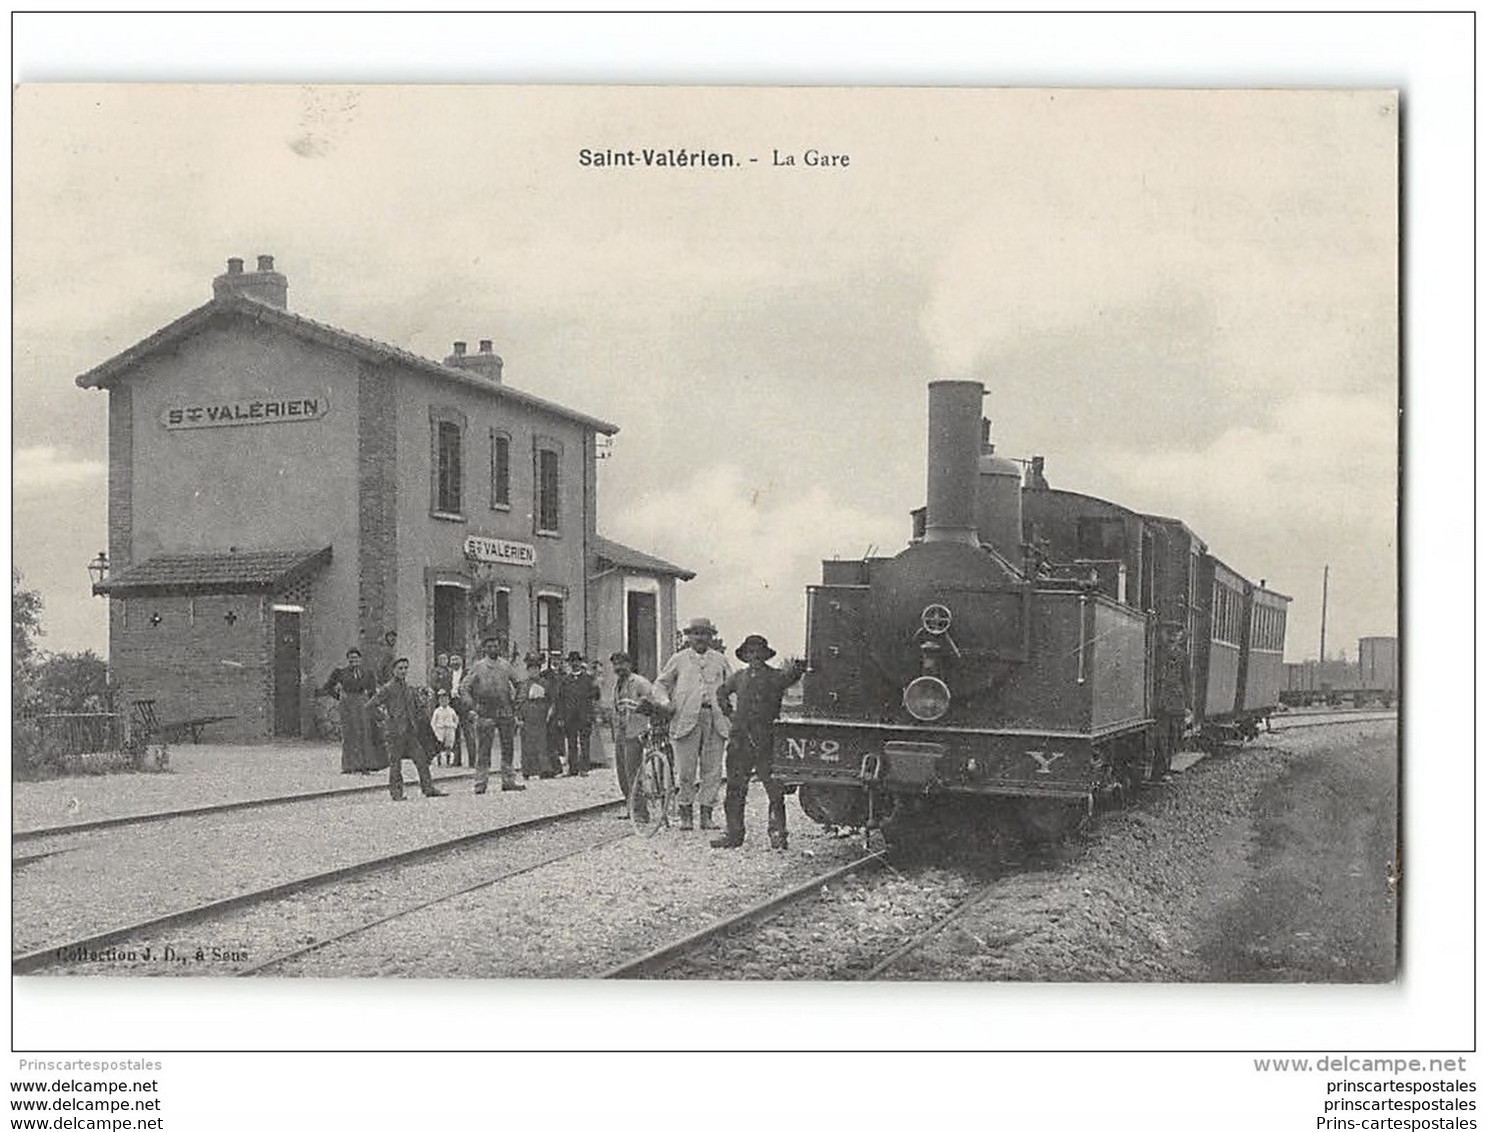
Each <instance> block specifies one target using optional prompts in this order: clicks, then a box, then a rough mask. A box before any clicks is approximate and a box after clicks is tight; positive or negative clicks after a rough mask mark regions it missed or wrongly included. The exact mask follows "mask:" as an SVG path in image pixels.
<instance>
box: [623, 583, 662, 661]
mask: <svg viewBox="0 0 1487 1132" xmlns="http://www.w3.org/2000/svg"><path fill="white" fill-rule="evenodd" d="M625 641H626V642H627V643H628V645H629V651H630V656H631V657H632V658H633V659H634V661H635V671H636V672H638V673H639V674H640V675H641V676H644V677H645V678H646V679H647V680H654V679H655V678H656V662H657V659H658V658H657V656H656V595H655V594H648V593H637V592H635V591H634V590H632V591H631V592H629V593H627V594H626V595H625Z"/></svg>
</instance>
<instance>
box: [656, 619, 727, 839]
mask: <svg viewBox="0 0 1487 1132" xmlns="http://www.w3.org/2000/svg"><path fill="white" fill-rule="evenodd" d="M717 633H718V630H717V629H716V627H714V625H713V623H712V622H711V621H709V620H708V619H707V618H706V617H698V618H694V619H693V620H692V621H691V622H689V623H688V625H687V647H686V648H684V649H682V650H681V652H679V653H677V654H675V655H674V656H673V657H672V658H671V659H670V660H668V661H667V662H666V667H665V668H663V669H662V670H661V675H659V676H657V677H656V687H658V688H659V689H660V690H661V692H662V693H663V694H664V695H665V696H666V698H667V699H668V700H670V701H671V705H672V708H673V711H674V714H673V715H672V717H671V748H672V750H673V751H674V752H675V754H676V785H677V809H678V811H679V813H680V814H681V828H682V829H691V828H692V803H693V802H694V801H696V802H697V807H698V814H699V816H700V818H701V822H700V824H701V826H702V828H703V829H716V828H717V826H715V825H714V824H713V806H714V805H715V804H716V803H717V800H718V788H719V787H720V786H721V785H722V784H723V742H724V740H726V739H727V738H728V718H727V717H726V716H725V715H724V714H723V713H722V711H720V710H719V708H718V703H717V698H718V686H719V685H720V684H722V683H723V681H724V680H726V679H728V662H727V661H726V660H725V659H724V658H723V654H722V653H720V652H716V651H714V649H713V647H712V641H713V638H714V637H715V636H717ZM699 776H700V778H701V786H700V788H699V786H698V778H699Z"/></svg>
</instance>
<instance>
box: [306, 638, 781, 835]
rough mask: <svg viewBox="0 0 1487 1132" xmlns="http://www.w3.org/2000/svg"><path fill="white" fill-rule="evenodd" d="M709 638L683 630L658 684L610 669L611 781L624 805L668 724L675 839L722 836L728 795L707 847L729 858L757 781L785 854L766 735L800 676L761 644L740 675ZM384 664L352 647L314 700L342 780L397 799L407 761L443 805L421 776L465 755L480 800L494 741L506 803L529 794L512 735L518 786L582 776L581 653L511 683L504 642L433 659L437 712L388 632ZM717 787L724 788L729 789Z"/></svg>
mask: <svg viewBox="0 0 1487 1132" xmlns="http://www.w3.org/2000/svg"><path fill="white" fill-rule="evenodd" d="M717 635H718V633H717V628H716V626H714V625H713V623H712V622H711V621H710V620H708V619H707V618H705V617H699V618H695V619H694V620H692V621H691V622H690V623H688V625H687V628H686V631H685V636H686V645H685V647H683V648H682V649H680V650H679V651H678V652H677V653H676V654H675V655H673V656H672V657H671V659H670V660H668V661H667V662H666V665H665V666H664V667H663V668H662V669H661V672H660V674H659V675H657V677H656V679H655V681H654V682H651V681H649V680H647V679H646V678H645V677H643V676H641V675H639V674H638V673H637V672H636V671H635V666H634V660H633V658H632V657H631V656H630V655H629V654H628V653H625V652H616V653H614V654H613V655H612V656H611V657H610V664H611V665H612V666H613V668H614V676H615V683H614V698H613V703H612V712H611V725H612V727H613V736H614V750H615V759H614V762H615V775H616V778H617V780H618V783H619V787H620V792H621V793H622V794H624V795H625V796H626V797H629V794H630V788H631V784H632V782H633V781H634V778H635V774H636V771H637V770H638V769H639V767H640V762H641V754H642V743H643V740H644V738H645V734H646V731H647V730H648V729H649V728H650V727H651V726H652V722H653V721H655V720H658V719H659V720H661V721H664V726H665V728H666V731H667V734H668V736H669V738H670V741H671V748H672V752H673V755H674V757H675V763H676V782H677V807H678V813H679V817H680V824H681V828H682V829H683V830H691V829H694V828H701V829H705V830H717V829H718V826H717V824H716V822H715V821H714V812H715V810H716V808H717V802H718V795H719V793H722V794H723V819H724V821H723V828H722V829H721V831H719V835H718V836H717V837H715V838H714V839H713V840H712V842H711V844H712V846H713V847H714V848H718V849H733V848H737V847H738V846H740V845H742V844H743V842H744V809H745V802H746V800H747V797H748V789H749V779H750V777H757V778H758V779H759V781H760V782H761V783H763V785H764V790H765V793H766V794H767V795H768V797H769V819H768V835H769V844H770V847H771V848H774V849H784V848H786V847H787V845H788V833H787V831H786V828H785V797H784V789H783V787H782V786H780V784H779V783H777V782H775V781H774V779H773V777H772V771H773V754H774V723H775V720H776V719H777V718H778V717H779V714H780V705H781V702H782V700H783V698H784V695H785V691H786V689H788V688H789V687H790V686H791V685H793V684H794V683H795V682H796V681H798V680H799V679H800V678H801V676H802V675H803V673H804V672H805V665H804V663H803V662H801V661H795V662H793V663H792V664H790V665H789V666H788V667H786V668H783V669H781V668H775V667H774V666H772V665H771V664H770V663H769V661H770V660H771V659H772V658H773V657H774V656H775V655H776V654H775V650H774V649H772V648H770V646H769V641H768V640H767V639H765V638H764V637H762V636H760V635H758V634H751V635H749V636H748V637H746V638H744V641H743V643H742V644H740V645H739V646H738V648H737V649H736V650H734V655H735V656H736V657H738V659H739V660H741V661H743V663H744V667H743V668H740V669H739V670H737V671H733V669H732V668H731V667H730V665H729V664H728V661H727V659H726V657H725V656H724V654H723V652H722V650H721V649H720V648H719V647H718V646H717ZM383 644H384V649H383V650H382V651H383V655H382V656H380V657H378V658H377V659H376V661H375V662H374V664H373V665H372V666H370V667H368V666H365V665H364V664H363V658H362V655H361V651H360V650H359V649H355V648H353V649H350V650H348V651H347V653H346V664H345V666H344V667H341V668H337V669H336V670H335V671H334V672H332V673H331V675H330V678H329V679H328V680H327V681H326V682H325V684H324V685H323V686H322V688H321V692H322V693H324V694H328V695H333V696H335V697H336V698H337V699H338V700H339V701H340V707H341V770H342V771H343V772H345V773H348V774H349V773H357V772H359V773H363V774H366V773H371V772H373V771H376V770H380V769H382V768H384V767H385V768H387V772H388V788H389V790H390V791H391V794H392V797H393V800H394V801H401V800H402V798H403V796H404V793H403V774H402V761H403V759H404V758H409V759H412V760H413V765H414V766H415V767H416V768H417V770H418V782H419V786H420V788H421V789H422V790H423V793H424V794H425V795H428V796H429V797H439V796H442V794H443V791H441V790H439V789H438V788H437V787H435V786H434V783H433V779H432V777H431V775H430V772H429V764H430V759H431V758H434V757H443V758H444V759H445V760H446V761H448V762H449V763H450V764H451V765H454V766H459V765H462V763H461V754H462V752H461V746H462V744H463V747H464V753H466V754H468V757H469V762H470V765H471V767H472V768H473V769H474V771H475V793H476V794H484V793H485V792H486V791H487V789H488V786H489V781H490V772H491V754H492V748H493V747H494V745H495V743H496V741H497V740H499V741H500V747H501V755H500V760H501V761H500V766H499V773H500V776H501V789H502V790H503V791H510V790H525V789H526V786H525V784H524V783H523V782H521V781H518V779H517V774H516V764H515V747H516V735H517V732H518V730H520V733H521V747H522V756H521V771H522V776H523V777H524V778H531V777H532V776H534V775H536V776H538V777H540V778H554V777H557V776H558V775H560V774H563V773H565V770H564V762H565V761H566V764H567V766H566V773H567V774H569V775H586V774H588V772H589V770H590V768H591V766H592V762H591V756H592V751H591V736H592V733H593V726H594V719H595V714H596V709H597V706H598V703H599V697H600V693H599V685H598V682H597V680H596V679H595V676H594V673H593V672H592V671H591V670H590V666H589V665H588V664H586V663H585V661H584V658H583V656H582V654H580V653H578V652H570V653H569V654H568V656H567V658H566V666H560V665H559V664H557V663H556V660H555V658H554V657H552V656H546V655H541V654H536V655H531V656H528V657H526V658H525V668H524V671H518V669H517V667H516V665H515V664H514V663H513V661H512V659H508V658H507V656H506V655H505V642H504V641H502V640H501V639H500V637H498V636H494V635H492V636H487V637H486V638H485V639H484V640H482V642H481V651H482V653H483V654H484V655H483V656H482V657H481V658H480V659H479V660H477V661H476V662H475V663H474V664H472V665H471V666H470V667H469V669H468V670H466V669H464V668H463V666H462V660H461V658H460V657H459V656H458V655H445V654H442V653H441V654H439V655H438V656H436V657H435V662H434V669H433V672H432V674H431V677H430V682H429V690H430V692H431V693H432V696H433V703H432V704H429V703H427V702H426V701H424V700H423V699H422V697H421V695H420V690H419V689H415V688H413V687H411V686H410V685H409V684H408V659H407V658H406V657H400V656H398V655H397V634H396V633H395V632H389V633H388V634H387V635H386V637H384V640H383ZM725 778H726V781H727V787H726V789H724V780H725Z"/></svg>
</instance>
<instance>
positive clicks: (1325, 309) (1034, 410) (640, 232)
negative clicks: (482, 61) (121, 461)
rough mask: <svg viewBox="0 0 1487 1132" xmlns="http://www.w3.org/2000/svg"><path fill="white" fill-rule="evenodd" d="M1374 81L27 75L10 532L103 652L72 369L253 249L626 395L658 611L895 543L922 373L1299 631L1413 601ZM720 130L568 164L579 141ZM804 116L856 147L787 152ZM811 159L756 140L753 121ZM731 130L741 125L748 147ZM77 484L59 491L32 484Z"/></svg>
mask: <svg viewBox="0 0 1487 1132" xmlns="http://www.w3.org/2000/svg"><path fill="white" fill-rule="evenodd" d="M1398 113H1399V104H1398V101H1397V98H1396V95H1395V94H1394V92H1393V91H1390V90H1385V89H1377V88H1376V89H1361V90H1270V91H1264V90H1257V91H1248V92H1237V91H1230V92H1224V91H1195V90H1148V91H1123V92H1117V91H1107V90H1074V89H1038V90H1017V89H1003V90H991V89H982V90H972V89H958V90H951V89H942V90H933V89H919V90H914V89H897V90H892V89H879V90H871V89H803V88H794V89H772V88H768V87H761V88H751V89H744V88H731V89H729V88H712V89H690V90H686V89H666V88H661V87H634V86H632V87H624V88H618V87H607V88H601V87H588V88H580V87H545V88H533V87H500V88H496V87H475V86H470V87H464V86H450V87H427V86H425V87H416V86H402V87H399V86H385V85H384V86H377V85H343V86H321V87H303V86H256V87H255V86H230V85H229V86H182V85H177V86H161V85H130V86H126V85H92V86H88V85H45V86H42V85H22V86H21V87H20V88H19V89H18V90H17V92H16V97H15V125H14V144H15V149H16V154H17V160H16V166H15V180H14V249H15V254H14V283H13V288H14V289H13V297H14V324H13V325H14V338H13V343H14V394H13V420H14V462H13V485H14V527H13V539H14V560H15V564H16V565H17V567H18V568H19V569H20V570H21V571H22V573H23V576H24V578H25V582H26V584H27V585H30V586H32V587H35V588H37V589H39V590H40V591H41V593H42V595H43V598H44V600H45V613H44V623H45V626H46V629H47V635H46V637H45V638H44V640H43V642H42V643H43V645H44V646H45V647H47V648H49V649H53V650H77V649H82V648H91V649H94V650H95V651H98V652H100V653H102V652H104V651H105V650H106V646H107V640H106V636H107V634H106V620H105V610H104V603H103V601H102V600H101V599H95V598H92V597H90V596H89V592H88V575H87V572H86V564H87V562H88V561H89V560H90V559H91V558H93V556H94V555H95V554H96V553H97V552H98V550H99V549H100V548H101V547H103V546H104V545H105V543H106V535H105V530H106V507H105V484H106V464H107V445H106V401H107V397H106V395H105V394H103V393H102V392H99V391H95V390H82V389H79V388H77V387H76V385H75V384H74V378H75V377H76V375H78V374H80V373H82V372H84V371H86V370H88V369H89V368H91V367H93V366H95V365H97V364H98V363H100V362H102V361H104V360H105V359H107V358H109V357H111V356H113V355H114V354H116V353H118V352H119V351H120V350H123V349H125V348H127V347H128V346H130V345H132V344H133V343H135V342H137V341H139V340H140V339H142V338H144V337H146V336H147V335H149V334H150V333H152V332H153V331H154V330H156V329H158V328H159V327H161V326H162V325H164V324H166V323H168V322H170V321H171V320H172V319H174V318H176V317H177V316H179V315H181V314H183V313H185V312H186V311H188V310H190V309H192V308H194V307H195V306H197V305H199V304H200V303H202V302H204V301H205V300H206V299H208V298H209V297H210V295H211V280H212V277H213V276H215V275H217V274H218V273H220V272H221V271H223V270H224V268H225V264H226V260H227V258H228V257H229V256H240V257H243V258H244V259H245V260H247V262H248V263H249V264H250V265H251V264H252V263H253V262H254V257H255V256H257V255H259V254H271V255H273V256H274V257H275V265H276V268H277V270H279V271H281V272H283V273H284V274H285V275H286V276H287V278H288V280H289V306H290V309H291V310H293V311H296V312H298V313H302V314H305V315H307V316H309V317H311V318H314V319H317V320H320V321H323V322H328V323H330V324H333V325H335V326H339V327H343V328H345V329H347V330H351V331H354V332H355V333H358V334H363V335H367V336H370V337H373V338H377V339H380V340H383V341H386V342H389V343H393V344H395V345H397V346H400V347H403V348H406V349H409V350H412V351H414V352H415V353H418V354H421V355H424V356H426V357H431V358H442V357H443V356H444V355H446V354H447V353H449V351H450V344H451V342H453V341H454V340H456V339H464V340H468V341H471V342H473V341H475V340H477V339H480V338H491V339H493V340H494V343H495V349H496V352H497V353H499V354H501V355H502V357H503V358H504V359H505V380H506V381H507V383H508V384H510V385H512V386H514V387H516V388H519V389H522V390H525V391H528V392H531V393H534V394H537V395H539V396H541V397H544V398H548V399H551V400H555V401H557V402H559V403H562V404H565V405H569V406H571V407H573V408H575V409H578V410H581V411H583V412H587V413H591V414H593V415H595V416H599V417H602V418H604V419H607V420H611V421H614V422H616V423H617V424H618V425H619V426H620V433H619V435H618V436H617V437H616V438H615V442H614V445H613V449H612V453H611V455H610V457H609V458H608V459H607V460H605V461H604V462H603V463H602V464H601V468H600V479H599V491H600V496H599V527H600V531H601V532H602V533H604V534H606V535H608V536H609V537H611V538H615V539H618V540H620V541H622V542H625V543H628V544H630V545H633V546H636V547H638V548H640V549H643V550H646V551H649V552H651V553H654V554H658V555H660V556H662V557H664V558H667V559H669V560H671V561H673V562H677V563H679V564H681V565H684V566H686V567H688V568H690V569H692V570H695V571H696V572H697V577H696V579H695V580H694V581H691V582H688V583H684V584H683V585H681V587H680V589H679V596H678V606H679V609H678V612H679V616H680V617H681V618H682V619H685V618H688V617H691V616H695V615H706V616H710V617H712V618H713V619H714V620H715V621H716V622H717V623H718V625H719V627H720V630H721V631H722V633H723V635H724V636H725V637H726V638H728V639H730V640H737V639H740V638H742V637H743V636H744V635H745V634H746V633H750V632H762V633H764V634H766V635H767V636H769V637H770V639H771V640H772V641H774V642H776V644H777V646H778V647H779V648H780V649H781V652H782V653H787V654H788V653H790V652H792V651H797V650H799V649H800V647H801V645H802V642H803V638H804V588H805V586H806V585H807V584H809V583H811V582H813V581H819V572H820V560H821V559H823V558H832V557H837V556H841V557H847V558H854V557H858V556H861V555H862V554H864V553H866V552H868V551H869V550H873V551H874V552H875V553H879V554H892V553H896V552H897V551H898V550H900V549H902V547H903V546H904V545H905V544H906V541H907V538H908V534H909V511H910V510H911V509H912V508H914V507H917V506H919V505H921V504H922V503H923V500H924V491H925V487H924V481H925V469H924V461H925V404H926V385H927V383H928V382H929V381H931V380H935V379H938V378H957V379H973V380H978V381H981V382H983V383H984V384H985V386H986V388H987V391H988V396H987V400H986V411H987V415H988V416H990V417H991V418H992V420H993V422H994V426H993V427H994V436H995V439H996V441H997V444H998V451H999V452H1000V453H1002V454H1004V455H1009V456H1014V457H1026V456H1030V455H1032V454H1034V453H1037V454H1041V455H1043V456H1044V457H1045V458H1046V461H1047V477H1048V479H1049V481H1050V483H1051V484H1052V485H1053V486H1054V487H1058V488H1067V489H1071V490H1075V491H1081V492H1086V493H1089V494H1092V495H1096V496H1100V497H1103V498H1107V499H1111V500H1114V501H1116V502H1118V503H1121V504H1124V505H1126V506H1129V507H1132V508H1135V509H1137V510H1142V511H1150V512H1155V513H1159V514H1163V515H1170V516H1175V517H1178V518H1181V519H1183V520H1184V521H1186V522H1187V523H1188V525H1189V526H1190V527H1192V528H1193V529H1194V530H1195V531H1197V532H1198V534H1199V535H1200V536H1201V537H1202V538H1204V539H1205V540H1206V541H1207V542H1208V545H1209V547H1210V550H1211V551H1212V552H1213V553H1215V554H1216V555H1218V556H1219V557H1220V558H1222V559H1223V560H1224V561H1226V562H1227V563H1229V564H1230V565H1231V566H1233V567H1234V568H1236V569H1238V570H1239V571H1240V572H1241V573H1243V574H1245V575H1246V576H1248V577H1250V578H1251V579H1254V580H1258V579H1260V578H1264V579H1266V581H1267V583H1268V585H1269V586H1270V587H1271V588H1272V589H1275V590H1279V591H1280V592H1282V593H1285V594H1289V595H1291V596H1292V597H1293V598H1294V601H1293V603H1292V605H1291V613H1290V627H1289V631H1288V634H1287V650H1286V651H1287V658H1288V659H1290V660H1297V659H1301V658H1305V657H1314V656H1315V655H1316V652H1317V647H1318V635H1319V628H1320V613H1321V588H1322V575H1323V569H1324V567H1330V582H1329V605H1328V621H1327V637H1328V652H1329V655H1332V656H1335V655H1337V652H1338V650H1339V649H1345V650H1346V651H1347V652H1348V653H1349V654H1350V655H1355V653H1354V650H1355V649H1356V643H1357V639H1358V638H1359V637H1360V636H1372V635H1393V634H1395V632H1396V621H1397V616H1398V596H1397V590H1398V579H1397V571H1396V569H1395V561H1396V555H1397V545H1396V530H1397V527H1396V522H1397V484H1398V466H1399V453H1398V444H1397V430H1398V423H1397V422H1398V415H1397V414H1398V410H1399V389H1400V385H1399V373H1398V353H1399V334H1398V317H1397V311H1398V304H1399V291H1398V271H1397V267H1398V260H1399V243H1398V241H1399V223H1398V215H1397V214H1398V200H1399V184H1398V158H1399V150H1398V144H1399V143H1398V129H1399V119H1398ZM674 147H683V148H686V149H689V150H698V149H707V150H712V151H716V152H720V153H732V154H734V155H735V158H736V159H737V160H738V161H739V162H740V165H739V167H736V168H732V169H705V168H703V169H697V168H692V169H675V168H656V167H650V168H647V167H645V166H644V165H643V163H641V164H639V165H638V166H637V167H633V168H625V167H603V168H596V167H585V166H584V165H582V164H581V163H580V160H579V153H580V150H582V149H584V148H589V149H593V150H616V151H629V150H635V151H636V152H637V160H640V157H639V151H641V150H643V149H646V148H652V149H656V148H660V149H664V148H674ZM810 149H814V150H817V151H819V152H822V153H826V154H832V155H845V156H846V157H847V158H848V160H849V164H847V165H846V166H845V167H842V166H840V165H837V166H833V167H821V166H807V165H805V164H804V155H805V153H806V152H807V151H808V150H810ZM776 153H779V154H780V155H781V157H782V158H783V156H785V155H793V156H794V158H795V161H796V164H795V165H776V164H775V154H776ZM750 158H757V163H755V162H751V161H750V160H749V159H750ZM59 520H60V521H59Z"/></svg>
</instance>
